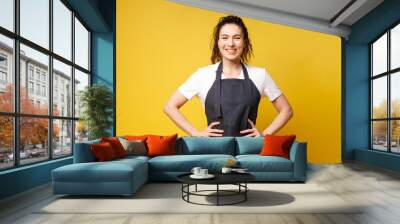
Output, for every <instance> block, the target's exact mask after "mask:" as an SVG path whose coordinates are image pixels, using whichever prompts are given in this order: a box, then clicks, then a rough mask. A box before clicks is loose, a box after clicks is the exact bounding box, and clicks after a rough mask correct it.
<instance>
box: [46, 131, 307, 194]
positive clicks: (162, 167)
mask: <svg viewBox="0 0 400 224" xmlns="http://www.w3.org/2000/svg"><path fill="white" fill-rule="evenodd" d="M263 140H264V139H263V138H262V137H258V138H253V137H214V138H201V137H182V138H179V139H178V140H177V142H176V151H177V155H171V156H157V157H153V158H151V157H147V156H127V157H124V158H122V159H117V160H113V161H108V162H96V161H95V157H94V155H93V154H92V151H91V149H90V145H91V144H95V143H99V141H90V142H84V143H77V144H75V151H74V163H73V164H70V165H66V166H63V167H59V168H57V169H55V170H53V171H52V187H53V193H54V194H68V195H131V194H134V193H135V192H136V191H137V190H138V189H139V188H140V187H141V186H143V185H144V184H145V183H147V182H148V181H152V182H161V181H176V177H177V176H178V175H180V174H183V173H188V172H190V170H191V169H192V168H193V167H196V166H200V167H203V168H207V169H209V170H210V172H219V171H220V170H221V168H222V167H223V166H225V165H226V164H227V162H228V160H236V161H237V163H238V165H239V166H240V167H242V168H247V169H248V171H249V172H250V173H251V174H253V175H254V176H255V177H256V181H259V182H277V181H279V182H281V181H284V182H305V180H306V170H307V153H306V151H307V144H306V143H300V142H294V143H293V145H292V148H291V150H290V159H285V158H282V157H277V156H260V155H258V154H259V153H260V150H261V148H262V146H263Z"/></svg>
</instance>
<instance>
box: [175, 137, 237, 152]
mask: <svg viewBox="0 0 400 224" xmlns="http://www.w3.org/2000/svg"><path fill="white" fill-rule="evenodd" d="M178 144H179V145H178ZM177 145H178V146H177V153H178V154H186V155H198V154H226V155H235V138H233V137H182V138H180V139H179V140H178V141H177Z"/></svg>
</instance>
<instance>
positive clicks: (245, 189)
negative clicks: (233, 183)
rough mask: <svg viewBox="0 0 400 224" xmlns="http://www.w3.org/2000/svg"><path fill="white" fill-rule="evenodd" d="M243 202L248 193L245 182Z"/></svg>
mask: <svg viewBox="0 0 400 224" xmlns="http://www.w3.org/2000/svg"><path fill="white" fill-rule="evenodd" d="M244 191H245V192H244V201H247V192H248V190H247V182H246V183H244Z"/></svg>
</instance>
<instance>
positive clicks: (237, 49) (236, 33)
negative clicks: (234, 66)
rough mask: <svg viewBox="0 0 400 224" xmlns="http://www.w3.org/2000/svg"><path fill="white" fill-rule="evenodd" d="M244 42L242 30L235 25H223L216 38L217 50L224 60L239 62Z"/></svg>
mask: <svg viewBox="0 0 400 224" xmlns="http://www.w3.org/2000/svg"><path fill="white" fill-rule="evenodd" d="M243 48H244V41H243V32H242V29H241V28H240V27H239V26H238V25H236V24H231V23H229V24H225V25H224V26H222V27H221V30H220V32H219V37H218V49H219V52H220V53H221V56H222V58H223V59H225V60H229V61H234V62H240V60H241V56H242V53H243Z"/></svg>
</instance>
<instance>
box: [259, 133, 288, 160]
mask: <svg viewBox="0 0 400 224" xmlns="http://www.w3.org/2000/svg"><path fill="white" fill-rule="evenodd" d="M295 139H296V135H288V136H277V135H266V136H265V137H264V146H263V148H262V149H261V152H260V155H262V156H280V157H284V158H286V159H289V156H290V148H291V147H292V144H293V142H294V140H295Z"/></svg>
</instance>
